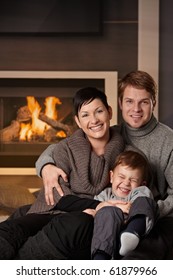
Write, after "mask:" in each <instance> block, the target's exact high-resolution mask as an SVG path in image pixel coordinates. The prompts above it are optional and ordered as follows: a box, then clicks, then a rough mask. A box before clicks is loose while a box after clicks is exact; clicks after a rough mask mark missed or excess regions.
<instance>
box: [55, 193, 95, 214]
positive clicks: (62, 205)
mask: <svg viewBox="0 0 173 280" xmlns="http://www.w3.org/2000/svg"><path fill="white" fill-rule="evenodd" d="M99 203H100V201H98V200H94V199H90V198H81V197H78V196H75V195H66V196H63V197H62V198H61V199H60V200H59V202H58V203H57V205H56V207H55V208H56V209H58V210H61V211H66V212H71V211H79V210H80V211H83V210H85V209H86V208H92V209H95V208H96V207H97V205H98V204H99Z"/></svg>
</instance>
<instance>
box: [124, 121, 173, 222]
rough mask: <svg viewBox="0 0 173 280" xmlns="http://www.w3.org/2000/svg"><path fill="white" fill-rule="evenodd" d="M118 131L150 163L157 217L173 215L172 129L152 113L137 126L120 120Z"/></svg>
mask: <svg viewBox="0 0 173 280" xmlns="http://www.w3.org/2000/svg"><path fill="white" fill-rule="evenodd" d="M121 134H122V136H123V138H124V139H125V141H126V144H128V145H132V146H133V147H136V148H138V149H139V150H141V151H142V152H143V153H144V154H145V155H146V157H147V158H148V161H149V162H150V165H151V168H152V172H153V180H154V196H155V198H156V199H157V201H158V206H159V209H160V216H161V217H162V216H166V215H167V216H173V130H172V129H171V128H169V127H168V126H166V125H164V124H162V123H160V122H158V121H157V120H156V118H155V117H154V116H152V118H151V120H150V121H149V122H148V123H147V124H146V125H145V126H143V127H141V128H132V127H130V126H128V125H127V124H126V123H125V122H124V123H123V124H122V125H121Z"/></svg>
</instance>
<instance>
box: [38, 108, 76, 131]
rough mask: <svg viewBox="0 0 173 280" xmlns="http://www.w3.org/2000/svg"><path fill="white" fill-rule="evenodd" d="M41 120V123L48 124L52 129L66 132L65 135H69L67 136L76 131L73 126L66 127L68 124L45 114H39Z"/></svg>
mask: <svg viewBox="0 0 173 280" xmlns="http://www.w3.org/2000/svg"><path fill="white" fill-rule="evenodd" d="M39 119H40V120H41V121H43V122H45V123H47V124H48V125H50V126H51V127H53V128H55V129H56V130H64V131H65V133H66V134H67V136H70V135H71V134H72V133H73V131H74V129H73V127H72V126H69V125H66V124H64V123H62V120H61V121H57V120H53V119H50V118H49V117H47V116H46V115H45V114H44V113H40V114H39Z"/></svg>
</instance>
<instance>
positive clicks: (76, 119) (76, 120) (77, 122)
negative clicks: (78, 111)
mask: <svg viewBox="0 0 173 280" xmlns="http://www.w3.org/2000/svg"><path fill="white" fill-rule="evenodd" d="M74 119H75V122H76V124H77V125H78V127H79V128H81V125H80V121H79V119H78V117H77V116H74Z"/></svg>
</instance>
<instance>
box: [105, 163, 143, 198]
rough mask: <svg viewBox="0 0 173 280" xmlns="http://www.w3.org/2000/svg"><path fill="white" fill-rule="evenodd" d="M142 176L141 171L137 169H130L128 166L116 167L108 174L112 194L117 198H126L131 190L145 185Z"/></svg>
mask: <svg viewBox="0 0 173 280" xmlns="http://www.w3.org/2000/svg"><path fill="white" fill-rule="evenodd" d="M142 175H143V174H142V171H141V170H140V169H138V168H136V169H132V168H130V167H129V166H125V165H121V164H119V165H117V166H116V167H115V168H114V170H113V171H111V173H110V182H111V183H112V192H113V193H114V194H115V195H117V196H119V197H122V198H123V197H126V196H127V195H128V194H129V193H130V191H131V190H133V189H135V188H137V187H139V186H141V185H142V184H144V183H145V182H144V181H143V176H142Z"/></svg>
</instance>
